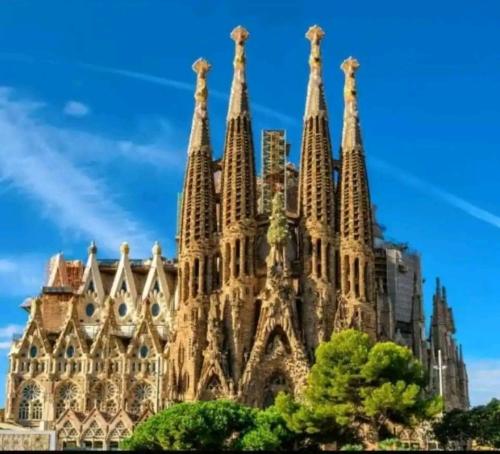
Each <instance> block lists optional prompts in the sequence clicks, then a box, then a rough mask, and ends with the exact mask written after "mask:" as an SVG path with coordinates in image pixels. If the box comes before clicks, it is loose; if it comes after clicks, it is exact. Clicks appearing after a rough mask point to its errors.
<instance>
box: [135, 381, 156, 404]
mask: <svg viewBox="0 0 500 454" xmlns="http://www.w3.org/2000/svg"><path fill="white" fill-rule="evenodd" d="M152 395H153V389H152V388H151V385H148V384H147V383H140V384H138V385H137V386H136V387H135V390H134V397H135V399H137V400H138V401H142V400H146V399H149V398H150V397H151V396H152Z"/></svg>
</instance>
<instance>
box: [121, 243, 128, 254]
mask: <svg viewBox="0 0 500 454" xmlns="http://www.w3.org/2000/svg"><path fill="white" fill-rule="evenodd" d="M120 252H121V253H122V254H123V255H128V254H129V252H130V246H129V245H128V243H127V242H126V241H125V242H123V243H122V244H121V246H120Z"/></svg>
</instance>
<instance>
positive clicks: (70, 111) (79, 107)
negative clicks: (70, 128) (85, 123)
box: [63, 101, 90, 117]
mask: <svg viewBox="0 0 500 454" xmlns="http://www.w3.org/2000/svg"><path fill="white" fill-rule="evenodd" d="M63 112H64V113H65V114H66V115H69V116H70V117H85V116H87V115H88V114H89V113H90V107H89V106H87V105H86V104H84V103H83V102H80V101H68V102H67V103H66V104H65V105H64V108H63Z"/></svg>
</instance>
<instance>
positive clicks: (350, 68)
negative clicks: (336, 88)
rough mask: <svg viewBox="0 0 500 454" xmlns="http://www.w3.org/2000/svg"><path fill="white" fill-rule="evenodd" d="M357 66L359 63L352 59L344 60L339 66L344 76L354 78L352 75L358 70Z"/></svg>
mask: <svg viewBox="0 0 500 454" xmlns="http://www.w3.org/2000/svg"><path fill="white" fill-rule="evenodd" d="M359 66H360V65H359V61H358V60H356V59H355V58H353V57H349V58H346V59H345V60H344V61H343V62H342V64H341V65H340V67H341V68H342V71H344V73H345V74H346V76H347V75H348V76H351V77H352V76H354V73H355V72H356V70H357V69H358V68H359Z"/></svg>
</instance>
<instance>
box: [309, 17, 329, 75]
mask: <svg viewBox="0 0 500 454" xmlns="http://www.w3.org/2000/svg"><path fill="white" fill-rule="evenodd" d="M324 36H325V32H324V31H323V29H322V28H321V27H319V26H318V25H313V26H312V27H309V30H307V33H306V38H307V39H308V40H309V41H311V54H310V56H309V66H310V67H311V71H319V70H321V51H320V47H319V44H320V42H321V40H322V39H323V37H324Z"/></svg>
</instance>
